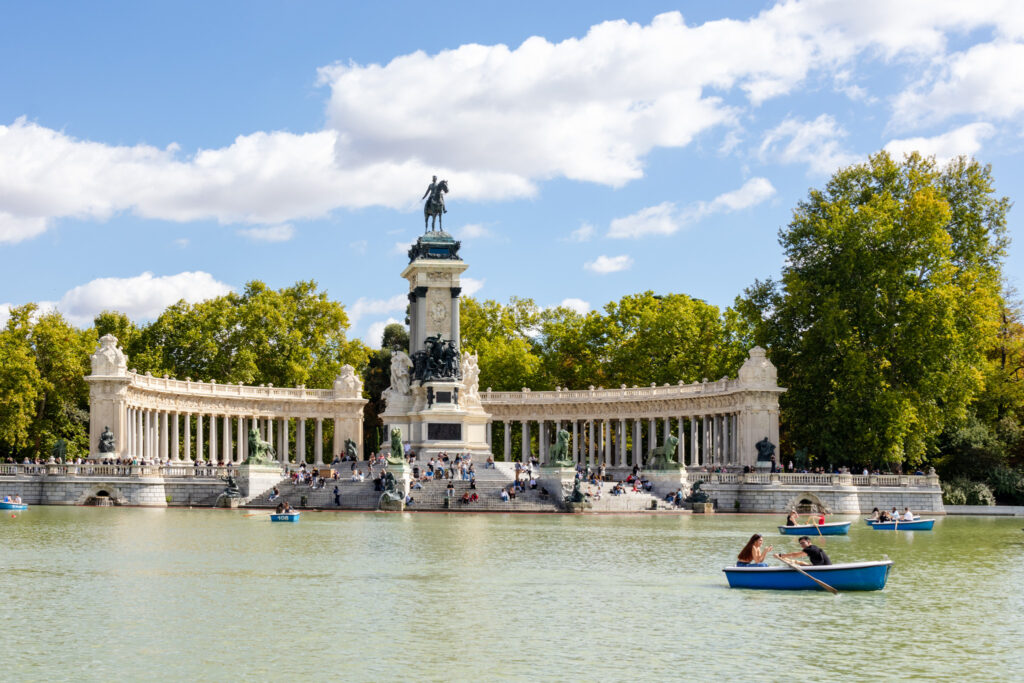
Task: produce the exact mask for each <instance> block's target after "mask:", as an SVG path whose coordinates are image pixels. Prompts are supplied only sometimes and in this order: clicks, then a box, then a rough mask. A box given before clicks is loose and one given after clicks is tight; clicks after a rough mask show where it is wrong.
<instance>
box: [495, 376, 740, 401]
mask: <svg viewBox="0 0 1024 683" xmlns="http://www.w3.org/2000/svg"><path fill="white" fill-rule="evenodd" d="M740 388H741V385H740V383H739V381H738V380H734V379H720V380H718V381H717V382H693V383H692V384H683V383H682V382H679V383H678V384H665V385H662V386H660V387H659V386H650V387H627V386H622V387H619V388H618V389H605V388H603V387H598V388H592V389H574V390H569V389H557V390H555V391H531V390H530V389H525V388H524V389H523V390H522V391H491V389H490V387H488V389H487V391H483V392H481V393H480V400H481V401H482V402H483V403H484V405H488V404H512V405H531V404H549V403H580V402H584V401H585V402H601V401H616V402H617V401H624V400H625V401H628V400H649V399H665V398H680V397H691V396H707V395H709V394H724V393H728V392H730V391H736V390H738V389H740ZM742 388H744V389H746V388H748V387H746V386H743V387H742Z"/></svg>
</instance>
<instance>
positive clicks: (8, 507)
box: [0, 502, 28, 510]
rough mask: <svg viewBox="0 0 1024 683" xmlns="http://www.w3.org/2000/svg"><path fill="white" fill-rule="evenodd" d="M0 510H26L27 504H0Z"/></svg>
mask: <svg viewBox="0 0 1024 683" xmlns="http://www.w3.org/2000/svg"><path fill="white" fill-rule="evenodd" d="M0 510H28V504H27V503H8V502H0Z"/></svg>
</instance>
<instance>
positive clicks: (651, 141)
mask: <svg viewBox="0 0 1024 683" xmlns="http://www.w3.org/2000/svg"><path fill="white" fill-rule="evenodd" d="M370 5H373V6H370ZM58 7H59V8H60V9H59V11H58V10H57V9H55V6H54V5H52V4H44V3H7V4H6V5H5V7H4V10H3V13H2V14H3V20H2V21H0V61H2V63H3V64H5V65H6V66H5V68H4V69H2V70H0V255H2V257H3V260H4V263H5V264H7V267H6V268H4V269H3V270H2V271H0V321H2V320H3V317H4V316H5V311H6V310H7V307H9V306H10V305H18V304H22V303H25V302H28V301H36V302H41V303H42V305H43V306H44V307H56V308H58V309H59V310H61V311H62V312H63V313H64V314H65V315H67V316H68V317H69V318H70V319H71V320H73V321H74V322H76V323H77V324H83V325H85V324H88V323H89V321H90V320H91V317H92V316H93V315H94V314H95V313H96V312H98V311H100V310H102V309H104V308H116V309H119V310H123V311H125V312H127V313H129V314H130V315H131V316H133V317H134V318H136V319H137V320H139V321H144V320H147V319H150V318H151V317H153V316H154V315H156V314H158V313H159V311H160V310H162V309H163V308H164V307H165V306H167V305H169V304H170V303H173V302H174V301H176V300H177V299H179V298H182V297H184V298H186V299H188V300H190V301H195V300H199V299H202V298H205V297H209V296H215V295H218V294H221V293H223V292H225V291H228V290H229V289H232V288H235V289H237V288H240V287H242V286H243V285H244V283H245V282H247V281H248V280H251V279H261V280H264V281H266V282H267V283H268V284H270V285H271V286H274V287H281V286H286V285H289V284H291V283H293V282H295V281H297V280H301V279H315V280H316V281H317V282H318V283H319V284H320V285H321V286H322V287H324V288H325V289H327V291H328V292H329V294H330V295H331V296H332V297H333V298H335V299H337V300H340V301H342V302H343V303H344V304H345V305H346V307H347V308H348V310H349V313H350V315H351V316H352V318H353V326H352V329H351V334H352V335H353V336H358V337H362V338H364V339H365V340H366V341H367V342H368V343H370V344H371V345H377V344H379V338H378V335H379V331H380V330H381V328H382V327H383V325H384V324H385V323H386V322H388V321H389V320H390V321H393V320H397V319H400V318H401V317H402V313H403V311H404V306H405V297H404V294H405V291H406V284H405V283H404V281H403V280H402V279H401V278H400V277H399V276H398V273H399V272H400V271H401V269H402V268H403V267H404V265H405V264H406V262H407V259H406V257H405V248H404V246H403V245H406V244H408V243H409V242H410V241H411V240H413V239H415V237H416V236H417V235H418V234H420V233H421V232H422V211H421V204H420V202H419V198H420V196H421V195H422V194H423V191H424V189H425V188H426V186H427V184H428V183H429V181H430V176H431V174H432V173H438V174H439V175H440V176H441V177H446V178H447V179H448V181H449V184H450V186H451V193H450V195H449V196H448V206H449V213H448V214H447V216H446V219H447V220H446V222H445V227H446V229H448V230H449V232H452V233H453V234H455V235H456V236H458V237H460V238H461V239H462V241H463V250H462V254H463V258H464V259H465V260H466V261H467V262H468V263H469V265H470V269H469V270H468V271H467V272H466V274H465V277H466V278H468V281H467V285H468V286H467V287H466V289H467V290H468V291H471V292H473V293H474V295H475V296H478V297H481V298H492V299H497V300H499V301H507V300H508V298H509V297H510V296H525V297H531V298H533V299H535V300H536V301H537V303H538V304H540V305H542V306H551V305H557V304H560V303H566V304H567V305H572V306H574V307H576V308H579V309H580V310H583V309H586V308H588V307H589V308H600V307H602V306H603V305H604V304H605V303H607V302H608V301H612V300H615V299H618V298H619V297H621V296H623V295H625V294H629V293H633V292H638V291H643V290H647V289H651V290H654V291H656V292H659V293H667V292H679V293H686V294H689V295H691V296H694V297H698V298H702V299H705V300H706V301H708V302H710V303H712V304H716V305H719V306H723V307H724V306H727V305H729V304H731V303H732V300H733V298H734V297H735V296H736V295H737V294H739V293H741V292H742V290H743V288H744V287H746V286H747V285H749V284H750V283H751V282H752V281H753V280H754V279H755V278H761V279H763V278H766V277H775V276H777V275H778V273H779V269H780V267H781V265H782V254H781V249H780V248H779V246H778V242H777V233H778V230H779V228H781V227H782V226H784V225H785V224H786V223H787V222H788V220H789V216H790V214H791V211H792V208H793V207H794V206H795V205H796V203H797V202H798V201H799V200H800V199H802V198H803V197H805V196H806V193H807V190H808V189H809V188H811V187H816V186H821V185H822V184H823V183H824V182H825V181H826V180H827V178H828V177H829V175H831V173H832V172H833V171H834V170H835V169H836V168H838V167H839V166H842V165H846V164H849V163H853V162H856V161H858V160H861V159H863V158H864V157H865V156H866V155H868V154H870V153H872V152H875V151H877V150H879V149H882V148H888V149H890V150H891V151H893V152H895V153H897V154H902V153H903V152H904V151H908V150H910V149H920V150H922V151H923V152H925V153H928V154H935V155H936V156H937V157H938V158H939V159H945V158H949V157H950V156H953V155H955V154H959V153H966V154H972V155H974V156H976V157H977V158H978V159H980V160H982V161H984V162H986V163H991V164H992V166H993V169H994V176H995V178H996V181H997V184H998V187H997V189H998V191H999V192H1000V193H1001V194H1005V195H1008V196H1010V198H1011V199H1014V200H1016V199H1017V197H1016V188H1017V187H1019V186H1020V181H1021V177H1022V173H1024V165H1022V162H1021V158H1022V156H1021V149H1022V135H1024V69H1020V68H1018V67H1019V65H1020V64H1021V63H1022V62H1024V5H1021V4H1020V3H1018V2H972V3H965V2H961V1H960V0H956V1H948V2H947V1H941V0H930V1H927V2H900V3H894V2H881V1H877V0H866V1H864V2H858V3H849V2H803V1H798V2H789V3H780V4H775V3H766V2H761V3H740V2H736V3H719V2H691V3H676V4H671V3H663V2H658V3H653V2H633V3H629V6H628V7H626V6H625V4H624V3H621V2H616V3H611V2H594V1H589V2H578V3H576V2H563V3H535V2H519V3H493V4H492V3H479V2H475V3H447V4H443V5H440V4H437V5H426V4H408V3H364V4H362V5H359V6H357V5H356V4H355V3H326V2H324V3H320V2H293V3H268V2H245V3H241V2H238V3H229V2H223V3H202V4H200V3H189V2H175V3H156V2H154V3H127V2H126V3H107V2H97V3H89V4H84V3H66V4H64V5H59V6H58ZM724 12H728V14H724ZM1018 214H1019V210H1014V211H1012V212H1011V216H1010V233H1011V236H1015V235H1016V233H1017V232H1018V230H1017V226H1018V225H1019V223H1020V218H1019V215H1018ZM1006 273H1007V276H1008V279H1009V281H1010V282H1011V284H1013V285H1015V286H1018V287H1020V286H1021V284H1022V282H1021V280H1022V278H1021V276H1022V274H1024V257H1022V256H1021V247H1020V245H1017V244H1014V245H1013V246H1011V250H1010V255H1009V257H1008V259H1007V261H1006Z"/></svg>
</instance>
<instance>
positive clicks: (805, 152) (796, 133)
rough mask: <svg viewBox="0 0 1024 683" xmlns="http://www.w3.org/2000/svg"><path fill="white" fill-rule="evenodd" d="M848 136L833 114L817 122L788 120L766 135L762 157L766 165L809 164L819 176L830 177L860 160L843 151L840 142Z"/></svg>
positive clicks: (818, 119) (763, 141)
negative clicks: (774, 162) (766, 162)
mask: <svg viewBox="0 0 1024 683" xmlns="http://www.w3.org/2000/svg"><path fill="white" fill-rule="evenodd" d="M846 135H847V133H846V130H845V129H844V128H843V127H842V126H840V125H839V124H838V123H837V122H836V120H835V118H833V117H832V116H831V115H829V114H822V115H820V116H819V117H818V118H816V119H814V120H813V121H804V120H803V119H800V118H798V117H787V118H786V119H785V120H784V121H783V122H782V123H780V124H779V125H778V126H776V127H775V128H773V129H772V130H770V131H768V132H767V133H766V134H765V136H764V138H763V139H762V141H761V148H760V150H759V155H760V157H761V159H762V160H763V161H768V160H771V161H778V162H781V163H784V164H807V165H808V167H810V169H811V170H812V171H814V172H815V173H820V174H822V175H829V174H831V173H833V172H834V171H835V170H836V169H837V168H839V167H841V166H848V165H849V164H852V163H854V162H856V161H857V160H858V159H859V158H860V157H858V156H857V155H855V154H852V153H850V152H847V151H845V150H844V149H843V148H842V145H841V144H840V140H841V139H842V138H845V137H846Z"/></svg>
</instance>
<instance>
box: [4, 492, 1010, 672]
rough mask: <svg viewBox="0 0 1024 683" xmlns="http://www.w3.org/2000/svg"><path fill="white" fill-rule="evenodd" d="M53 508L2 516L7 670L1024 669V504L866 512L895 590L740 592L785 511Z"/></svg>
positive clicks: (862, 544)
mask: <svg viewBox="0 0 1024 683" xmlns="http://www.w3.org/2000/svg"><path fill="white" fill-rule="evenodd" d="M244 514H245V513H243V512H230V511H206V510H203V511H200V510H145V509H90V508H45V507H35V508H33V509H31V510H29V511H28V512H26V513H20V514H19V515H18V516H17V517H15V518H11V517H10V513H7V514H6V515H5V516H4V517H3V519H2V520H0V609H2V611H3V614H4V617H5V621H6V624H7V626H6V628H5V630H4V634H3V636H2V638H0V667H2V675H3V678H4V679H5V680H16V681H26V680H27V681H50V680H63V679H75V680H100V679H106V680H190V681H223V680H261V681H269V680H302V679H304V678H307V677H309V678H312V677H316V678H317V679H318V680H332V679H338V680H360V681H374V680H383V679H394V680H438V681H443V680H477V681H488V680H599V681H612V680H668V679H692V680H733V679H746V680H840V679H842V680H871V679H922V678H928V679H948V680H954V679H958V680H963V679H965V678H971V679H977V680H994V679H1007V680H1009V679H1014V678H1016V679H1018V680H1020V678H1021V672H1022V670H1024V653H1022V649H1021V648H1022V647H1024V609H1022V608H1024V600H1022V597H1021V591H1022V589H1024V531H1021V527H1024V520H1022V519H1019V518H1018V519H1013V518H975V519H971V518H957V517H951V518H944V519H943V518H940V520H939V521H938V523H937V524H936V525H935V530H934V531H932V532H898V533H897V532H881V531H873V530H871V529H869V528H868V527H867V526H866V525H864V523H863V522H861V521H860V520H859V519H856V521H855V523H854V524H853V526H852V528H851V533H850V535H849V536H838V537H829V538H828V539H827V541H826V543H825V547H826V549H827V550H828V552H829V554H830V555H831V556H832V559H833V561H837V562H839V561H855V560H868V559H881V557H882V555H883V554H886V555H888V556H889V557H890V558H891V559H893V560H894V561H895V568H894V570H893V572H892V574H891V575H890V578H889V583H888V585H887V586H886V589H885V590H884V591H882V592H877V593H846V594H842V595H840V596H839V597H832V596H829V595H828V594H825V593H818V592H775V591H743V590H730V589H729V588H728V587H727V585H726V581H725V577H724V575H723V574H722V572H721V568H722V567H723V566H725V565H726V564H729V563H730V562H731V561H732V559H733V558H734V557H735V555H736V553H737V552H738V551H739V549H740V547H742V545H743V543H744V542H745V541H746V539H747V537H748V536H749V535H750V534H751V533H753V532H755V531H760V532H763V533H765V534H766V535H767V536H768V540H769V541H770V542H771V543H773V544H774V545H775V547H776V550H779V549H786V550H793V549H796V547H797V546H796V542H795V539H794V538H793V537H783V536H780V535H778V534H777V533H776V529H775V526H776V525H777V524H778V523H779V521H780V519H781V518H779V517H767V516H748V515H744V516H732V515H729V516H726V515H719V516H714V517H689V516H678V517H677V516H652V517H644V516H635V515H634V516H589V515H588V516H567V515H494V514H479V515H465V514H463V515H444V514H425V513H421V514H373V513H366V514H361V513H329V512H324V513H313V512H309V513H304V514H303V515H302V522H301V523H299V524H296V525H293V524H271V523H270V522H269V521H267V519H266V518H265V517H251V518H246V517H244V516H243V515H244Z"/></svg>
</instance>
